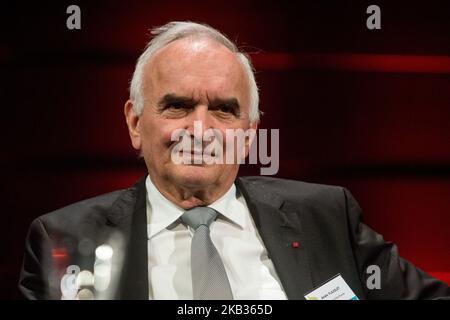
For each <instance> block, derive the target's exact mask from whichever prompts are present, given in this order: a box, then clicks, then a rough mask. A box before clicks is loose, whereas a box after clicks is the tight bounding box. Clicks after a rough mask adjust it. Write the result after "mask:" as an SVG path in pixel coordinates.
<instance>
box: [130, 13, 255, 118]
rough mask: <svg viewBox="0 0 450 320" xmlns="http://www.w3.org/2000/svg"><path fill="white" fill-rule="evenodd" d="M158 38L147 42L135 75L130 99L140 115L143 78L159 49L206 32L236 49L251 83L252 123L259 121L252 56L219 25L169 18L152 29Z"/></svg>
mask: <svg viewBox="0 0 450 320" xmlns="http://www.w3.org/2000/svg"><path fill="white" fill-rule="evenodd" d="M151 33H152V34H153V35H154V38H153V39H152V40H151V41H150V42H149V43H148V44H147V46H146V48H145V50H144V52H143V53H142V54H141V56H140V57H139V59H138V61H137V63H136V68H135V69H134V74H133V78H132V79H131V83H130V100H131V102H132V103H133V110H134V112H135V113H136V114H137V115H141V114H142V110H143V109H144V97H143V94H142V82H143V81H142V79H143V73H144V72H143V70H144V66H145V64H146V63H147V62H148V61H149V60H150V58H151V57H152V56H153V55H154V54H155V53H156V51H158V50H159V49H161V48H163V47H165V46H167V45H168V44H169V43H171V42H173V41H175V40H178V39H183V38H186V37H190V36H204V37H207V38H209V39H211V40H214V41H217V42H218V43H220V44H222V45H224V46H225V47H226V48H228V49H229V50H230V51H231V52H233V53H234V54H235V55H236V57H237V59H238V60H239V62H240V63H241V64H242V66H243V67H244V70H245V73H246V75H247V78H248V83H249V87H250V106H249V120H250V122H251V123H254V122H258V121H259V115H260V112H259V93H258V86H257V84H256V80H255V75H254V73H253V67H252V63H251V61H250V58H249V57H248V56H247V54H245V53H244V52H240V51H239V49H238V48H237V46H236V45H235V44H234V43H233V42H232V41H231V40H230V39H228V38H227V37H226V36H225V35H223V34H222V33H220V32H219V31H217V30H216V29H214V28H212V27H210V26H208V25H206V24H199V23H195V22H190V21H186V22H181V21H174V22H169V23H167V24H165V25H163V26H161V27H157V28H154V29H152V30H151Z"/></svg>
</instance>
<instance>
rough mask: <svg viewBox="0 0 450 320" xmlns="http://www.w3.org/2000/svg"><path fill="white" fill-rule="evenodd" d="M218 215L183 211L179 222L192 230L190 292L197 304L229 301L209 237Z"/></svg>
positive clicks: (200, 210)
mask: <svg viewBox="0 0 450 320" xmlns="http://www.w3.org/2000/svg"><path fill="white" fill-rule="evenodd" d="M217 214H218V212H217V211H216V210H214V209H212V208H208V207H195V208H192V209H190V210H188V211H186V212H185V213H184V214H183V215H182V216H181V220H182V221H183V222H184V223H185V224H187V225H188V226H190V227H191V228H192V229H194V230H195V233H194V237H193V238H192V244H191V271H192V289H193V291H194V299H196V300H232V299H233V294H232V293H231V288H230V283H229V281H228V277H227V274H226V272H225V267H224V266H223V263H222V260H221V259H220V256H219V253H218V252H217V249H216V247H214V244H213V243H212V241H211V237H210V235H209V226H210V224H211V223H212V222H213V221H214V220H215V219H216V218H217Z"/></svg>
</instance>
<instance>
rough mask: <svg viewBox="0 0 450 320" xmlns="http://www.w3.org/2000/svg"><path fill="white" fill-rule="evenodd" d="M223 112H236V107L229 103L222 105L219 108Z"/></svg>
mask: <svg viewBox="0 0 450 320" xmlns="http://www.w3.org/2000/svg"><path fill="white" fill-rule="evenodd" d="M218 109H219V110H220V111H221V112H225V113H232V114H234V109H233V108H232V107H230V106H227V105H221V106H219V108H218Z"/></svg>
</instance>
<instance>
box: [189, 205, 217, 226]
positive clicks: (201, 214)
mask: <svg viewBox="0 0 450 320" xmlns="http://www.w3.org/2000/svg"><path fill="white" fill-rule="evenodd" d="M217 214H218V212H217V211H216V210H214V209H212V208H209V207H194V208H192V209H189V210H188V211H186V212H185V213H183V215H182V216H181V221H183V222H184V223H186V224H187V225H188V226H189V227H191V228H192V229H194V230H197V228H198V227H200V226H201V225H205V226H207V227H209V225H210V224H211V222H213V221H214V220H216V218H217Z"/></svg>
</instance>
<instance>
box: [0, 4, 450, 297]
mask: <svg viewBox="0 0 450 320" xmlns="http://www.w3.org/2000/svg"><path fill="white" fill-rule="evenodd" d="M374 3H375V2H374ZM70 4H78V5H79V6H80V7H81V23H82V29H81V30H79V31H74V30H73V31H70V30H67V28H66V18H67V16H68V15H67V14H66V8H67V6H68V5H70ZM370 4H372V2H368V1H360V2H358V3H356V1H335V2H334V3H331V1H292V2H291V1H289V2H287V1H285V2H283V1H281V2H276V3H275V2H272V1H271V2H264V1H222V2H217V3H216V2H212V1H202V2H191V1H180V2H166V1H161V2H151V1H146V2H137V1H117V2H114V1H108V2H107V1H99V2H95V3H93V2H92V1H89V2H87V1H86V2H82V1H81V2H80V1H73V2H64V1H58V3H54V4H47V5H44V4H16V5H10V6H3V5H2V8H3V9H2V11H3V12H2V13H3V14H4V17H2V19H1V26H0V27H1V33H2V34H3V36H4V37H5V38H4V39H5V40H4V41H2V42H1V43H0V63H1V70H2V80H1V81H2V86H1V87H2V100H1V101H2V102H3V105H2V112H3V126H2V129H3V131H4V133H3V134H2V137H3V140H4V142H3V143H2V145H3V146H4V147H3V148H2V150H1V165H2V168H3V174H2V175H3V179H2V180H3V184H2V185H3V191H2V194H3V199H4V200H5V202H6V203H5V204H3V206H2V207H3V219H2V221H3V224H2V225H3V228H2V232H1V234H2V240H1V250H2V254H1V259H2V260H1V264H0V268H1V269H0V275H1V276H0V277H1V282H2V283H1V288H2V289H1V292H0V297H3V298H14V297H17V292H16V291H15V290H16V289H15V288H16V283H17V279H18V273H19V270H20V264H21V260H22V254H23V246H24V239H25V235H26V231H27V228H28V226H29V223H30V222H31V221H32V219H34V218H35V217H37V216H39V215H41V214H44V213H46V212H49V211H52V210H54V209H56V208H59V207H61V206H64V205H67V204H69V203H72V202H74V201H77V200H81V199H83V198H87V197H91V196H95V195H98V194H101V193H104V192H108V191H111V190H114V189H117V188H124V187H127V186H129V185H131V184H132V183H133V182H134V180H136V179H137V178H138V177H139V176H140V175H142V174H143V172H144V169H145V168H144V167H143V166H142V164H139V163H138V161H137V160H136V157H135V153H134V151H133V149H132V148H131V146H130V143H129V139H128V133H127V129H126V125H125V122H124V119H123V115H122V108H123V104H124V102H125V101H126V99H127V96H128V92H127V87H128V82H129V80H130V78H131V75H132V72H133V68H134V63H135V60H136V59H137V58H138V56H139V54H140V52H141V50H142V49H143V47H144V45H145V43H146V42H147V40H148V36H149V33H148V28H150V27H152V26H158V25H161V24H164V23H166V22H168V21H171V20H193V21H199V22H206V23H209V24H211V25H212V26H214V27H216V28H218V29H219V30H221V31H223V32H224V33H225V34H227V35H228V36H230V37H231V38H232V39H234V40H237V42H238V44H239V45H240V46H241V47H242V48H244V49H245V50H247V51H249V52H251V53H252V57H253V60H254V64H255V67H256V70H257V81H258V83H259V87H260V89H261V109H262V110H263V111H264V112H265V115H264V116H263V118H262V124H261V126H262V127H263V128H279V129H280V142H281V143H280V170H279V173H278V175H277V176H279V177H283V178H291V179H299V180H305V181H310V182H317V183H326V184H338V185H342V186H345V187H347V188H348V189H350V190H351V192H352V193H353V194H354V196H355V197H356V199H357V200H358V201H359V203H360V205H361V206H362V208H363V210H364V214H365V220H366V223H367V224H369V225H370V226H371V227H372V228H374V229H375V230H377V231H378V232H380V233H382V234H383V235H384V236H385V239H387V240H391V241H395V242H396V243H397V244H398V245H399V248H400V254H401V255H402V256H403V257H405V258H407V259H409V260H411V261H412V262H414V263H415V264H416V265H417V266H419V267H421V268H423V269H424V270H426V271H428V272H430V273H432V274H434V275H435V276H436V277H439V278H441V279H443V280H444V281H447V282H448V283H450V253H449V246H450V237H449V230H450V215H449V213H450V212H449V211H450V148H449V137H450V128H449V120H450V81H449V80H450V41H449V39H450V13H449V12H450V10H449V5H448V4H446V1H434V2H433V1H429V2H420V4H414V3H413V2H411V1H404V2H401V1H395V3H394V1H390V2H386V3H385V2H380V1H378V2H377V3H376V4H378V5H379V6H380V7H381V14H382V29H381V30H374V31H371V30H368V29H367V28H366V26H365V22H366V18H367V16H368V15H367V14H366V13H365V11H366V8H367V6H368V5H370ZM258 172H259V169H258V167H257V166H249V165H246V166H244V167H243V168H242V170H241V174H242V175H247V174H258Z"/></svg>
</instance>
